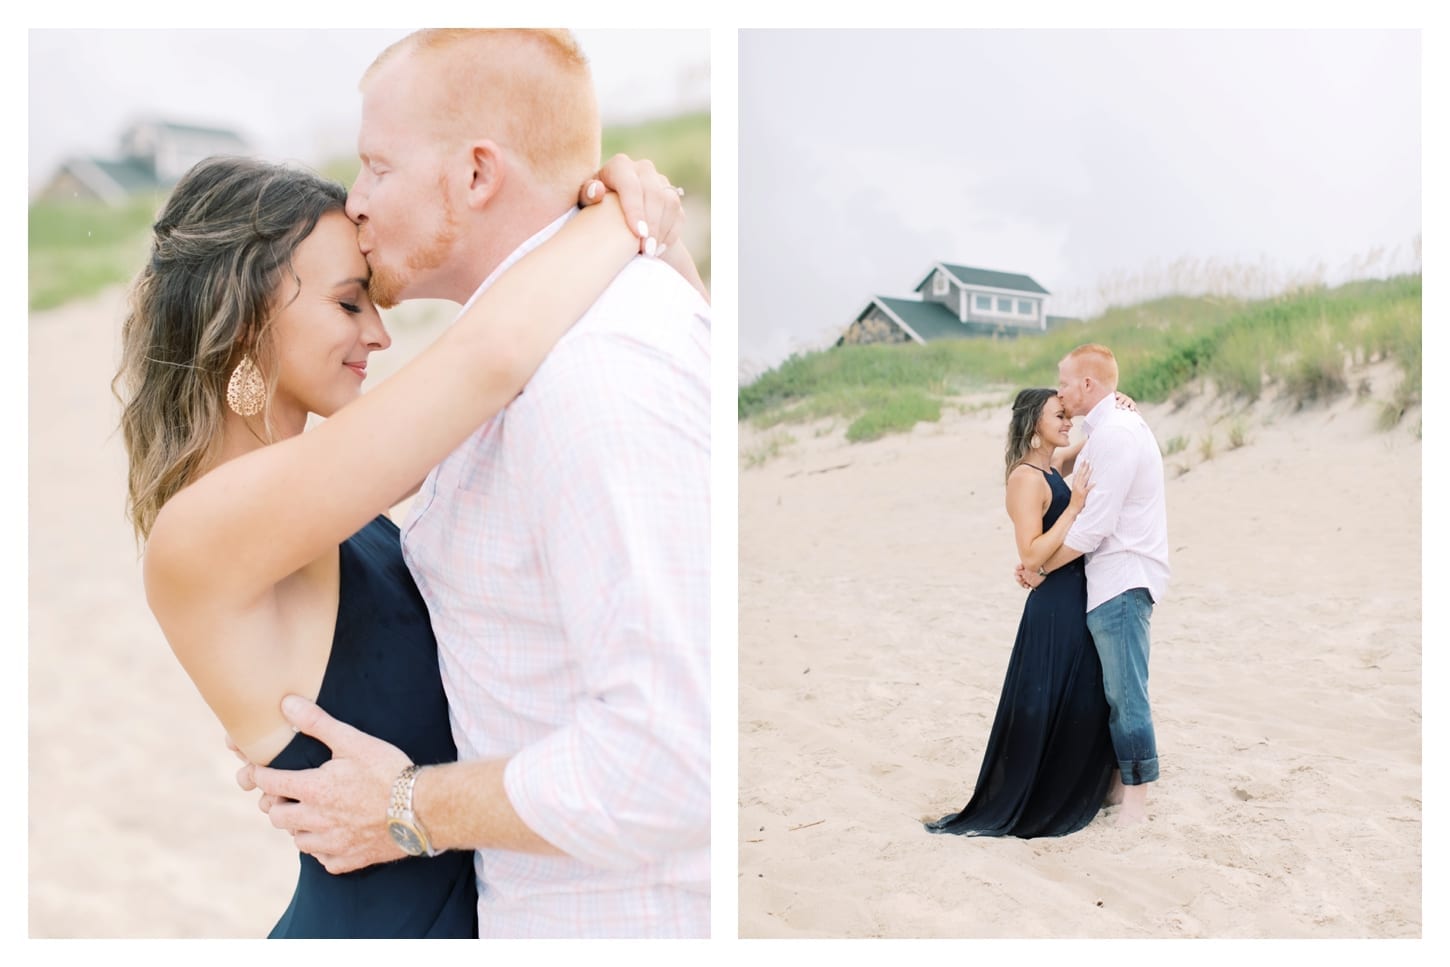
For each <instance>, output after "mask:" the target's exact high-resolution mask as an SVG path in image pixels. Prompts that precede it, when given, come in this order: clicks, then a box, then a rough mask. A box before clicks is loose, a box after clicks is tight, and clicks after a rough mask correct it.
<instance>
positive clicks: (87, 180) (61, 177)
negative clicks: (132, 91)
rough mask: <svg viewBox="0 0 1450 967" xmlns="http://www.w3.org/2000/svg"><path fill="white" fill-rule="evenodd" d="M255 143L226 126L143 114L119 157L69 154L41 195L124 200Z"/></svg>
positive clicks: (248, 151) (162, 186)
mask: <svg viewBox="0 0 1450 967" xmlns="http://www.w3.org/2000/svg"><path fill="white" fill-rule="evenodd" d="M251 153H252V149H251V147H250V146H249V145H248V144H247V142H246V141H245V140H244V139H243V138H242V137H241V135H239V134H237V133H236V132H235V131H229V130H227V129H225V128H213V127H203V126H200V125H195V124H178V123H175V122H172V121H160V120H142V121H137V122H136V123H134V124H132V125H131V126H130V127H128V128H127V129H126V130H125V131H124V132H123V133H122V135H121V140H120V145H119V151H118V155H119V156H118V157H115V158H82V157H77V158H71V159H69V160H67V161H66V162H64V163H63V164H61V165H60V167H59V168H57V169H56V172H55V174H54V175H52V176H51V178H50V181H48V182H47V183H46V185H45V187H44V188H42V189H41V191H40V194H39V197H40V198H43V199H45V200H47V201H68V200H72V199H87V200H99V201H103V202H106V203H107V204H111V205H124V204H125V203H126V202H127V201H128V200H130V198H131V197H132V196H134V195H137V194H140V193H141V192H146V191H165V190H167V189H169V188H171V186H172V185H174V184H176V182H177V181H178V180H180V178H181V176H182V175H183V174H185V173H186V172H187V171H188V170H189V169H190V168H191V166H192V165H194V164H196V163H197V162H198V161H201V160H202V159H203V158H209V157H211V156H212V155H219V154H227V155H248V154H251Z"/></svg>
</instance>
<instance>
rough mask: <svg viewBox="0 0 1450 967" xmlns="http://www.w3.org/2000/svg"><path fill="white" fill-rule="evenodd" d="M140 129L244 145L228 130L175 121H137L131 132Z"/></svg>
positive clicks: (236, 135)
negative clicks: (154, 129)
mask: <svg viewBox="0 0 1450 967" xmlns="http://www.w3.org/2000/svg"><path fill="white" fill-rule="evenodd" d="M140 127H154V128H159V129H161V130H163V131H169V132H171V133H173V134H186V135H201V136H203V137H206V138H224V139H227V140H230V141H235V142H237V143H238V144H245V143H246V142H245V141H244V140H243V138H242V136H241V135H240V134H238V133H237V132H236V131H233V130H232V129H230V128H213V127H205V126H203V125H200V124H178V123H176V122H175V121H157V120H143V121H137V122H136V123H135V124H133V125H132V126H131V128H132V130H134V129H136V128H140Z"/></svg>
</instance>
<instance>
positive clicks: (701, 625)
mask: <svg viewBox="0 0 1450 967" xmlns="http://www.w3.org/2000/svg"><path fill="white" fill-rule="evenodd" d="M679 324H680V325H681V326H685V325H687V323H686V322H685V321H683V320H682V321H681V322H680V323H679ZM695 325H697V326H699V327H700V329H702V330H703V331H704V335H703V336H701V337H699V338H702V339H704V340H705V347H704V349H703V352H704V354H705V365H704V366H703V372H701V371H700V370H701V367H699V366H695V367H688V366H684V365H682V363H681V362H680V360H679V359H678V358H676V357H673V356H671V355H669V354H665V353H663V352H661V351H659V350H658V349H656V348H655V347H653V346H650V345H648V344H645V343H641V342H636V341H632V340H631V339H629V338H628V337H627V336H623V335H620V334H618V333H602V334H601V333H581V334H575V335H574V336H572V337H571V339H570V343H571V345H570V349H569V352H568V353H567V354H560V355H562V356H564V357H565V358H564V359H562V360H559V361H558V362H559V365H560V366H561V367H562V368H560V369H559V370H558V371H556V372H554V373H552V374H551V378H550V379H549V380H548V385H547V387H539V386H537V385H536V384H537V383H538V382H539V381H538V380H536V381H535V383H531V384H530V386H529V388H527V389H526V390H525V392H526V393H535V392H539V393H546V394H548V399H547V400H544V401H541V402H543V403H544V404H546V405H541V406H539V407H537V408H536V409H535V411H536V412H538V413H540V414H541V416H540V420H539V421H538V425H536V426H531V427H530V428H529V432H536V433H540V434H543V435H544V436H545V438H546V439H544V440H543V441H542V444H543V445H542V447H541V451H542V452H544V453H546V454H549V455H550V456H548V457H546V458H545V459H543V460H541V461H540V463H539V464H538V466H537V468H536V469H535V471H534V473H535V475H536V479H534V480H533V481H532V485H533V487H534V488H535V493H536V494H537V496H538V503H537V506H538V507H539V508H540V509H541V511H540V517H539V526H540V528H541V529H542V533H541V535H540V543H541V546H542V548H543V558H544V566H545V567H546V569H547V571H548V573H549V576H550V579H551V582H552V584H553V585H554V587H555V589H556V592H557V600H558V602H559V608H560V610H561V614H560V619H561V622H562V625H563V627H564V629H565V633H566V635H567V639H568V648H569V651H570V653H571V654H572V655H573V656H574V661H575V662H576V663H577V667H578V669H579V672H580V681H581V682H582V690H583V692H584V694H583V695H582V696H581V697H580V701H579V702H578V703H577V707H578V709H579V711H578V713H577V714H576V715H575V717H574V719H573V721H572V722H570V723H568V724H567V725H566V726H564V727H562V728H560V729H557V730H555V731H554V732H553V733H551V734H550V735H548V736H547V737H546V738H544V739H543V740H541V741H539V742H536V743H534V744H532V745H530V746H528V747H526V748H524V749H522V750H520V751H519V752H518V753H517V754H516V755H515V756H514V757H513V759H512V760H510V762H509V764H508V766H507V767H506V769H505V773H504V783H505V789H506V790H507V792H508V796H509V799H510V801H511V803H512V805H513V806H514V809H515V810H516V811H517V812H518V814H519V816H520V818H521V819H523V821H524V822H525V823H527V824H528V825H529V827H530V828H531V829H533V830H534V831H535V832H536V833H538V834H539V835H540V836H542V837H543V838H545V839H547V840H548V841H549V842H551V843H553V844H554V845H555V846H557V847H559V848H560V849H562V850H564V851H565V852H566V853H568V854H570V855H571V856H573V857H575V858H577V859H580V860H582V861H584V862H586V863H590V864H592V865H595V866H599V867H604V868H611V869H621V868H632V867H636V866H639V865H643V864H647V863H650V862H652V861H654V860H657V859H660V858H662V857H663V856H664V855H666V854H668V853H671V852H674V851H677V850H681V849H688V848H694V847H699V846H705V845H708V843H709V835H710V754H709V753H710V680H709V671H710V657H709V656H710V650H709V627H710V615H709V588H710V532H709V528H710V493H709V486H710V398H709V381H708V373H709V366H708V329H706V328H705V327H704V326H703V324H701V323H698V322H697V323H695ZM554 364H555V361H554V360H552V359H551V360H550V363H549V365H554ZM544 414H547V415H546V416H545V415H544Z"/></svg>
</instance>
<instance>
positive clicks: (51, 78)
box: [29, 29, 710, 191]
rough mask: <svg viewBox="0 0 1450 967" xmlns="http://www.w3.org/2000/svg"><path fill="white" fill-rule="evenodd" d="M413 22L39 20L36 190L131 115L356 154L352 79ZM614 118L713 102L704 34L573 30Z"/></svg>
mask: <svg viewBox="0 0 1450 967" xmlns="http://www.w3.org/2000/svg"><path fill="white" fill-rule="evenodd" d="M409 32H410V30H406V29H404V30H229V29H208V30H32V31H31V32H30V38H29V39H30V51H29V53H30V85H29V88H30V89H29V98H30V132H29V133H30V143H29V168H30V177H29V182H30V188H31V190H32V191H34V190H36V189H37V188H38V187H39V186H40V183H41V182H43V181H45V180H46V179H47V178H49V177H50V175H51V174H52V172H53V171H54V170H55V166H56V165H57V164H59V163H60V162H62V161H64V160H65V159H66V158H67V157H69V156H71V155H96V156H100V157H110V156H112V154H113V153H114V151H115V149H116V142H117V138H118V136H119V135H120V133H121V131H122V130H123V129H124V128H125V127H126V125H127V124H128V123H130V122H131V121H132V120H134V119H136V118H138V117H141V116H159V117H163V118H166V119H168V120H177V121H186V122H191V123H195V124H200V125H203V126H217V127H231V128H236V129H238V130H240V131H241V132H243V133H244V134H245V135H246V136H247V137H248V138H249V139H250V140H251V141H252V143H253V144H254V146H255V147H256V148H257V149H258V150H259V151H260V152H261V153H262V154H263V155H265V156H267V157H271V158H276V159H280V158H290V159H293V160H297V161H302V162H305V163H308V164H320V163H322V162H324V161H326V160H329V159H330V158H334V157H337V156H338V155H350V154H351V153H352V152H353V150H354V145H355V143H356V137H357V121H358V117H359V112H360V110H361V96H360V95H359V94H358V91H357V82H358V79H359V78H360V77H361V76H362V72H363V71H364V70H365V69H366V68H367V66H368V64H370V63H372V60H373V58H374V57H375V56H377V54H378V52H379V51H381V50H382V49H383V48H384V47H386V46H387V45H388V44H390V43H392V42H393V41H394V40H397V39H399V38H400V37H403V36H406V35H407V34H408V33H409ZM576 36H577V37H578V39H579V42H580V44H581V46H583V48H584V52H585V54H586V55H587V56H588V57H589V59H590V64H591V67H592V69H593V73H594V83H595V87H596V89H597V90H598V92H599V101H600V111H601V113H602V115H603V118H604V122H605V123H606V124H609V123H613V122H623V121H633V120H639V119H643V118H648V117H658V116H661V115H666V114H672V113H676V112H678V111H680V110H685V109H698V108H702V107H705V106H707V105H708V103H709V92H710V83H709V70H710V67H709V60H710V41H709V32H708V31H705V30H580V31H576Z"/></svg>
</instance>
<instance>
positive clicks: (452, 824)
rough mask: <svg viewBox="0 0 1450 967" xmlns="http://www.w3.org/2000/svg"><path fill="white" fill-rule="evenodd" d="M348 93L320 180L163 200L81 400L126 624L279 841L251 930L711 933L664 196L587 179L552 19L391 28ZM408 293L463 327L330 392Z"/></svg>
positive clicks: (652, 186)
mask: <svg viewBox="0 0 1450 967" xmlns="http://www.w3.org/2000/svg"><path fill="white" fill-rule="evenodd" d="M361 88H362V94H363V110H362V124H361V129H360V132H359V137H358V152H359V155H360V160H361V162H362V166H361V170H360V172H359V174H358V177H357V180H356V182H355V183H354V184H353V185H352V187H351V190H349V189H346V188H344V187H342V186H341V185H338V184H335V183H332V182H330V181H327V180H326V179H323V178H321V177H319V176H317V175H315V174H314V173H312V172H309V171H305V170H301V169H296V168H290V167H284V166H279V165H273V164H267V163H263V162H257V161H251V160H246V159H236V158H216V159H208V160H207V161H204V162H201V163H200V164H198V165H197V166H196V167H195V168H193V169H192V170H191V171H190V172H189V173H188V174H187V175H186V176H185V177H184V178H183V179H182V180H181V182H179V183H178V185H177V186H176V188H175V189H174V191H173V192H172V195H171V197H170V198H169V200H168V201H167V204H166V206H165V208H164V209H163V210H162V212H161V214H160V215H159V216H158V218H157V221H156V224H155V226H154V229H153V240H152V248H151V257H150V260H149V262H148V264H147V265H146V267H145V268H144V269H143V270H142V272H141V274H140V276H139V277H138V279H137V281H136V283H135V286H134V288H133V291H132V296H131V306H130V309H129V312H128V315H127V318H126V322H125V326H124V330H123V338H122V346H123V349H122V365H121V371H120V373H119V374H118V376H117V378H116V383H115V385H116V387H117V391H118V395H119V396H120V397H121V399H122V401H123V404H124V408H123V414H122V419H121V426H122V430H123V436H124V439H125V443H126V448H127V454H128V457H129V461H130V471H129V490H130V494H129V497H130V499H129V511H130V515H131V519H132V522H133V524H134V526H135V529H136V531H137V534H138V538H139V539H140V540H141V541H143V542H144V544H145V555H144V561H143V578H144V584H145V588H146V594H147V600H148V603H149V604H150V606H151V609H152V611H153V613H154V614H155V616H156V618H157V621H158V623H159V624H160V626H161V629H162V631H163V632H164V634H165V635H166V638H167V641H168V643H169V644H170V645H171V648H172V650H173V651H174V652H175V654H176V656H177V658H178V660H179V661H180V662H181V664H182V666H183V667H184V668H185V669H186V671H187V673H188V674H189V675H190V676H191V678H192V680H193V681H194V683H195V684H196V686H197V689H198V691H199V692H200V693H201V695H202V697H203V698H204V699H205V700H206V701H207V703H208V704H209V705H210V706H211V708H212V710H213V711H214V712H215V713H216V716H217V718H218V719H219V720H220V722H221V724H222V725H223V726H224V727H225V729H226V731H227V733H228V735H229V736H230V738H231V740H232V742H233V745H234V749H235V751H236V752H237V753H238V754H239V755H240V756H241V757H242V758H243V759H244V760H246V761H247V765H245V766H244V767H243V768H242V770H241V772H240V773H239V781H240V782H241V783H242V784H243V786H244V788H248V789H250V788H259V789H260V790H261V791H262V795H261V798H260V805H261V807H262V809H263V810H264V811H266V812H267V813H268V815H269V816H270V818H271V821H272V823H273V825H275V826H277V827H279V828H280V829H283V830H286V831H288V832H290V833H291V834H292V836H293V839H294V841H295V844H296V847H297V849H298V851H299V864H300V865H299V876H298V881H297V887H296V890H295V892H294V894H293V896H292V899H291V902H290V904H286V905H285V906H286V909H285V912H283V913H282V914H281V917H280V919H279V920H278V922H277V924H276V926H275V928H274V929H273V931H272V935H273V936H277V937H389V938H392V937H460V938H462V937H476V936H485V937H536V936H538V937H605V936H616V937H619V936H623V937H704V936H708V935H709V907H710V897H709V832H710V823H709V779H710V763H709V742H710V732H709V723H710V705H709V697H710V688H709V637H708V636H709V561H710V546H709V489H708V488H709V466H710V450H709V410H710V396H709V373H710V309H709V305H708V297H707V294H706V293H705V292H704V286H703V283H702V282H701V281H700V277H699V275H698V273H697V272H696V270H695V266H694V264H693V262H692V261H691V259H690V256H689V253H688V252H687V251H686V249H685V247H684V246H683V245H682V244H679V243H678V241H677V239H678V226H679V223H680V216H681V215H682V208H681V204H680V194H681V193H680V191H679V190H678V189H676V188H674V187H673V186H671V185H670V184H669V183H668V181H667V179H665V178H664V176H663V175H660V174H659V173H657V172H656V171H655V170H654V168H653V166H652V165H650V164H649V163H648V162H640V163H635V162H631V161H630V160H629V159H625V158H622V156H620V157H617V158H616V159H614V160H613V161H611V162H610V163H609V164H608V165H606V166H605V167H604V168H603V169H600V170H597V171H596V168H597V167H598V165H599V153H600V133H601V132H600V125H599V116H598V107H597V104H596V102H595V95H594V90H593V83H592V80H591V78H590V74H589V70H588V66H587V63H586V62H585V60H584V57H583V55H582V52H581V51H580V49H579V48H578V46H577V44H576V43H575V41H574V40H573V38H572V37H571V36H570V35H569V34H568V33H567V32H564V31H529V30H493V31H475V30H437V31H420V32H418V33H415V34H412V35H409V36H408V37H407V38H405V39H404V40H402V41H399V42H398V43H397V44H395V45H394V46H392V47H390V48H388V49H387V50H385V51H384V52H383V53H382V54H381V55H379V57H378V58H377V60H376V61H375V62H374V63H373V65H372V67H370V68H369V70H368V72H367V73H366V74H365V75H364V77H363V80H362V84H361ZM416 298H438V299H448V300H451V301H454V302H457V303H460V304H462V306H463V308H462V310H461V311H460V314H459V316H458V318H457V319H456V321H454V322H453V324H452V325H451V326H450V328H449V329H448V330H447V331H446V332H444V333H443V334H442V335H440V336H439V337H438V338H437V339H436V340H435V341H434V343H433V344H432V345H431V346H430V347H428V348H427V349H426V350H425V351H423V352H422V353H421V354H419V356H418V357H417V358H415V359H414V360H412V361H411V362H409V363H408V364H407V365H406V366H404V367H403V368H402V369H400V370H399V371H398V372H397V373H396V375H394V376H392V377H391V378H389V379H387V380H385V381H384V382H383V383H382V384H381V385H379V386H378V387H377V388H375V389H373V390H371V391H370V392H368V393H366V394H364V393H362V392H361V387H362V384H363V382H364V380H365V379H366V377H367V363H368V358H369V356H370V355H371V354H372V353H373V352H377V351H381V350H384V349H386V348H387V347H388V345H389V337H388V334H387V331H386V329H385V328H384V327H383V324H382V320H381V317H380V315H379V313H378V307H383V308H387V307H390V306H391V305H393V304H395V303H397V302H399V301H403V300H408V299H416ZM310 415H316V416H321V417H325V418H326V419H325V420H323V422H322V423H321V424H320V425H318V426H316V427H315V428H313V429H306V431H305V432H304V430H305V428H306V424H307V421H308V418H309V416H310ZM410 496H411V497H412V498H413V501H412V505H411V510H410V512H409V516H408V518H407V520H406V521H405V522H404V524H403V526H402V528H401V530H400V528H399V527H398V525H396V524H395V523H393V521H392V520H390V519H389V517H388V516H387V511H388V509H389V508H391V507H393V506H395V505H397V504H398V503H399V502H400V501H402V500H403V499H405V498H408V497H410ZM280 899H281V898H279V901H280ZM283 906H284V904H283V903H282V902H279V903H278V908H279V910H281V909H282V907H283Z"/></svg>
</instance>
